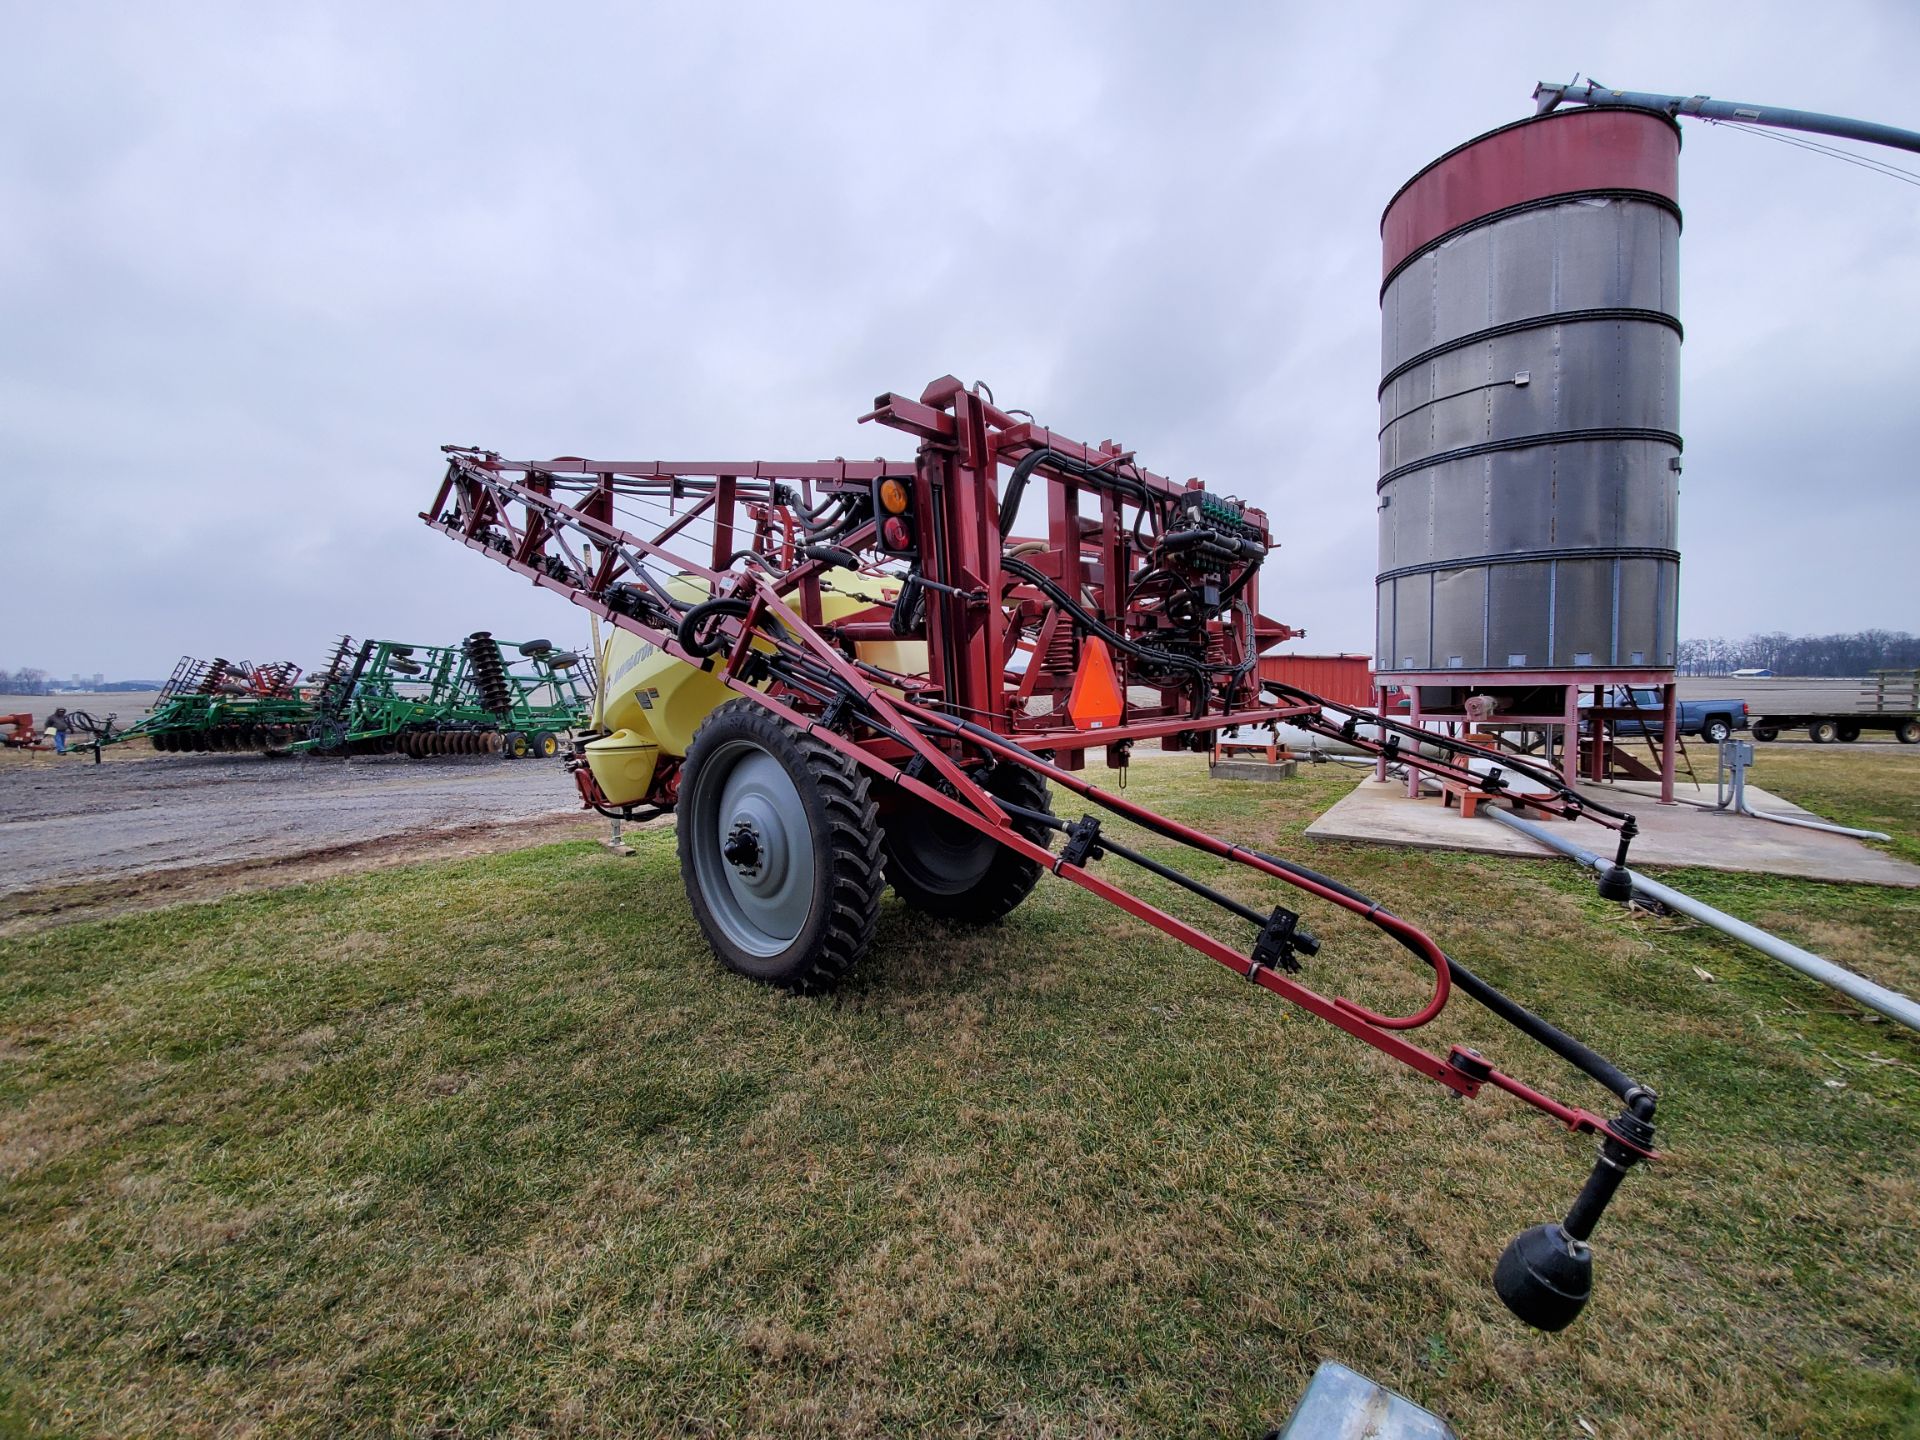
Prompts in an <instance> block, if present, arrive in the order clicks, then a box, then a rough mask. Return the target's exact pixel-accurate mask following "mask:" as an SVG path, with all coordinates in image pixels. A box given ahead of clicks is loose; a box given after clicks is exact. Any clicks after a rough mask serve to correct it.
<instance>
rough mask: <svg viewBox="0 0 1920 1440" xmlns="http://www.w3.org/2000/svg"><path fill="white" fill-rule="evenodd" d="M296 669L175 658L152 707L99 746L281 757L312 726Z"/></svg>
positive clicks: (286, 665)
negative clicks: (145, 744) (144, 744)
mask: <svg viewBox="0 0 1920 1440" xmlns="http://www.w3.org/2000/svg"><path fill="white" fill-rule="evenodd" d="M299 676H300V671H299V669H298V667H296V666H294V665H292V664H289V663H281V664H276V665H263V666H259V667H255V666H252V665H248V664H246V663H245V662H244V661H243V662H238V663H236V662H232V661H228V660H224V659H216V660H196V659H194V658H193V657H192V656H190V655H188V656H182V657H181V660H180V663H179V664H178V665H176V666H174V669H173V674H172V675H171V676H170V677H169V678H168V680H167V683H166V684H165V685H164V686H162V687H161V690H160V695H159V698H158V699H157V700H156V701H155V703H154V706H153V708H152V709H151V710H150V711H148V712H147V714H146V715H145V716H144V717H142V718H141V719H140V720H139V721H138V722H137V723H136V724H133V725H130V726H128V727H127V728H126V729H125V730H123V731H120V732H119V733H118V734H102V735H101V736H100V743H101V744H102V745H117V744H120V743H121V742H123V741H126V740H148V741H151V742H152V744H153V748H154V749H155V750H159V751H161V752H163V753H166V754H178V753H182V752H207V751H214V752H234V751H242V750H259V751H264V752H266V753H268V754H285V753H286V752H287V751H288V750H290V749H291V748H292V747H293V746H294V744H295V743H296V742H298V741H299V740H301V739H302V738H303V737H304V736H305V735H306V734H307V732H308V730H309V728H310V727H311V726H312V723H313V707H312V706H311V705H310V704H308V702H307V701H306V700H305V699H303V698H302V697H301V695H300V692H299V689H298V688H297V686H296V684H295V682H296V681H297V680H298V679H299Z"/></svg>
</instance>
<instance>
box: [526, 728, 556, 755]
mask: <svg viewBox="0 0 1920 1440" xmlns="http://www.w3.org/2000/svg"><path fill="white" fill-rule="evenodd" d="M529 743H530V744H531V745H532V746H533V753H534V754H536V755H538V756H539V757H540V758H541V759H542V760H551V759H552V758H553V757H554V756H556V755H558V754H559V753H560V742H559V740H557V739H555V738H554V735H553V732H552V731H551V730H542V731H540V732H539V733H538V734H536V735H535V736H534V737H533V739H532V741H530V742H529Z"/></svg>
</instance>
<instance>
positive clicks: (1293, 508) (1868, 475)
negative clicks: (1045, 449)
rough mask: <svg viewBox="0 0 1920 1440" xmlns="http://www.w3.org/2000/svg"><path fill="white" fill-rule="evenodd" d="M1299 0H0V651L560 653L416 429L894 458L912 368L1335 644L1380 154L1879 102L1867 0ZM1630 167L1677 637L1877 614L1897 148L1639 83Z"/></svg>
mask: <svg viewBox="0 0 1920 1440" xmlns="http://www.w3.org/2000/svg"><path fill="white" fill-rule="evenodd" d="M1305 9H1306V7H1284V6H1280V5H1270V6H1250V5H1249V6H1238V5H1224V4H1222V5H1206V4H1199V5H1192V4H1188V5H1174V4H1166V5H1145V4H1134V5H1129V4H1099V5H1088V6H1077V5H1047V4H1041V3H1032V4H1025V5H1016V6H1008V7H1004V8H1002V7H996V6H991V5H941V6H918V5H910V4H900V3H895V4H880V5H873V6H848V5H835V4H831V3H825V4H789V5H781V6H773V5H768V6H758V5H753V4H732V5H726V6H717V5H693V6H686V7H667V6H661V7H643V6H638V5H621V6H607V7H604V8H602V9H597V10H596V9H595V7H588V6H570V7H535V6H526V5H514V6H486V5H476V4H471V3H463V4H449V5H444V6H433V5H425V4H404V5H394V4H380V5H367V6H355V5H347V4H325V5H312V6H302V5H298V4H292V3H277V4H272V5H259V4H235V5H231V6H205V5H190V4H171V5H165V6H146V5H138V4H131V3H129V4H122V5H119V6H95V5H88V4H75V3H65V0H63V3H60V4H44V3H23V0H0V25H3V26H4V34H0V54H4V55H5V56H6V57H7V62H6V65H5V78H6V83H5V85H4V86H0V496H3V497H4V500H5V510H4V515H5V520H4V530H3V531H0V533H3V534H4V546H5V550H4V553H5V573H6V576H7V580H8V584H7V585H6V587H5V597H6V601H5V609H4V618H3V619H0V667H7V668H11V667H17V666H21V665H38V666H41V667H44V668H48V669H51V670H54V671H56V672H57V673H60V674H65V673H68V672H70V671H75V670H78V671H83V672H87V673H91V672H92V671H95V670H102V671H106V672H108V673H109V674H111V675H117V676H132V675H141V676H148V677H158V676H163V675H164V674H165V673H166V671H167V670H168V669H169V668H170V667H171V665H172V663H173V661H174V660H175V659H176V658H177V657H178V656H179V655H180V654H181V653H182V652H190V653H192V654H195V655H199V656H202V657H206V656H211V655H213V654H220V655H225V656H228V657H229V658H237V657H245V658H248V659H252V660H256V661H260V660H266V659H271V658H281V657H286V658H291V659H294V660H296V661H297V662H299V663H300V664H302V665H305V666H308V667H312V666H314V665H316V664H318V663H319V661H320V659H321V656H322V654H323V653H324V651H325V650H326V648H327V646H328V643H329V642H330V641H331V639H332V638H333V637H334V636H336V635H337V634H339V633H340V632H341V631H350V632H352V633H353V634H355V635H356V636H364V635H370V634H371V635H378V636H382V637H388V638H400V639H411V640H416V641H422V642H427V643H437V642H445V641H450V640H453V639H455V638H457V637H458V636H460V635H462V634H464V633H465V632H467V631H469V630H472V629H475V628H490V629H493V630H495V631H496V632H498V633H501V634H503V635H505V636H509V637H513V638H522V637H525V636H528V635H532V634H542V635H550V636H551V637H552V638H554V639H556V640H560V641H562V642H563V643H565V642H568V641H571V640H573V639H575V638H576V632H583V631H584V621H583V619H582V618H581V616H580V612H578V611H575V610H573V609H571V608H570V607H568V606H566V605H564V604H562V603H561V602H560V601H558V600H557V599H555V598H554V597H552V596H549V595H543V594H540V593H538V592H535V591H534V590H533V589H532V588H531V587H530V586H527V585H526V584H525V582H523V581H521V580H519V579H517V578H515V577H513V576H511V575H510V574H508V573H507V572H506V571H505V570H503V569H501V568H500V567H497V566H494V565H490V564H488V563H486V562H484V561H483V560H482V559H481V558H479V557H477V556H475V555H473V554H471V553H470V552H468V551H466V550H463V549H461V548H460V547H457V546H454V545H452V544H450V543H448V542H447V541H446V540H444V539H441V538H438V537H436V536H435V535H433V534H431V533H430V532H429V531H428V530H427V529H426V528H425V527H424V526H423V525H421V524H420V522H419V520H418V519H417V518H416V516H417V512H418V511H419V510H420V509H422V508H423V507H424V506H425V505H426V504H427V502H428V501H429V500H430V499H431V496H432V490H433V486H434V484H435V481H436V479H437V477H438V474H439V469H440V465H439V454H438V449H437V447H438V446H440V445H441V444H442V443H446V442H458V443H463V444H482V445H485V446H488V447H490V448H493V449H496V450H500V451H502V452H504V453H507V454H509V455H513V456H517V457H535V456H548V455H554V454H585V455H596V456H607V457H620V458H652V457H661V458H674V459H689V458H716V459H717V458H747V457H758V458H781V459H814V458H819V457H823V456H832V455H836V454H845V455H850V456H855V455H858V456H864V455H872V454H874V453H876V452H877V451H882V450H884V451H885V452H886V453H890V454H894V455H901V456H904V455H906V454H908V453H910V446H909V445H908V444H907V443H906V442H905V439H904V437H895V436H893V435H892V434H890V433H889V432H881V431H876V430H875V429H873V428H872V427H859V426H856V425H855V424H854V419H855V417H856V416H857V415H858V414H859V413H860V412H861V411H862V410H863V409H864V408H865V407H866V405H867V403H868V401H869V400H870V399H871V397H872V396H874V395H875V394H876V393H878V392H880V391H882V390H887V389H897V390H902V391H907V392H910V393H917V392H918V391H919V389H920V388H921V387H922V386H923V385H924V384H925V383H926V382H927V381H928V380H930V379H932V378H933V377H934V376H937V375H940V374H942V373H945V372H948V371H951V372H953V373H954V374H957V375H959V376H961V377H962V378H963V379H966V380H969V381H971V380H975V379H982V380H986V381H987V382H988V383H990V384H991V385H992V387H993V389H994V391H995V393H996V395H997V396H998V398H999V399H1000V401H1001V402H1002V403H1003V404H1010V405H1017V406H1023V407H1026V408H1029V409H1031V410H1033V411H1035V412H1036V413H1037V414H1038V416H1039V417H1040V419H1041V420H1042V421H1043V422H1044V423H1047V424H1050V425H1052V426H1054V427H1055V428H1058V429H1060V430H1062V431H1064V432H1065V433H1067V434H1071V435H1077V436H1083V437H1085V438H1088V439H1099V438H1102V437H1107V436H1111V437H1114V438H1116V439H1119V440H1121V441H1123V442H1125V443H1126V444H1128V445H1130V446H1132V447H1134V448H1136V449H1137V450H1138V451H1139V453H1140V456H1141V458H1142V460H1143V461H1144V462H1145V463H1147V464H1149V465H1151V466H1153V467H1154V468H1156V469H1160V470H1163V471H1165V472H1167V473H1170V474H1173V475H1176V476H1181V477H1184V476H1186V475H1190V474H1198V475H1200V476H1202V477H1203V478H1204V479H1205V480H1206V481H1207V482H1208V484H1209V485H1210V486H1211V487H1213V488H1216V489H1219V490H1222V491H1225V492H1232V493H1238V494H1240V495H1243V496H1246V497H1247V498H1249V499H1251V500H1254V501H1256V502H1258V503H1260V504H1262V505H1264V506H1265V507H1266V508H1267V509H1268V510H1269V512H1270V513H1271V514H1272V515H1273V516H1274V519H1275V533H1276V535H1277V537H1278V538H1279V539H1281V540H1282V541H1283V543H1284V549H1282V550H1281V551H1280V552H1279V554H1278V555H1277V556H1275V557H1274V561H1273V562H1272V563H1271V564H1270V565H1269V567H1268V569H1267V571H1265V572H1263V580H1262V584H1263V598H1264V602H1265V603H1264V606H1263V608H1264V609H1265V610H1266V611H1267V613H1269V614H1271V615H1273V616H1275V617H1276V618H1279V619H1283V620H1286V621H1289V622H1291V623H1294V624H1296V625H1304V626H1306V627H1307V629H1308V631H1309V639H1308V642H1307V643H1306V644H1305V645H1304V646H1302V647H1296V648H1305V649H1308V650H1361V651H1364V650H1367V649H1368V648H1369V647H1370V641H1371V635H1372V617H1373V588H1372V575H1373V569H1374V561H1375V553H1376V551H1375V534H1374V523H1375V514H1374V508H1373V507H1374V498H1373V484H1374V479H1375V475H1376V447H1375V438H1374V437H1375V432H1376V430H1377V428H1378V424H1379V420H1378V411H1377V406H1376V403H1375V399H1374V392H1375V386H1376V383H1377V381H1378V378H1379V309H1378V299H1377V295H1378V286H1379V274H1380V256H1379V231H1378V226H1379V217H1380V211H1381V209H1382V208H1383V206H1384V205H1385V204H1386V202H1387V200H1388V199H1389V198H1390V197H1391V195H1392V194H1393V192H1394V190H1395V189H1396V188H1397V187H1398V186H1399V185H1400V183H1401V182H1402V181H1404V180H1405V179H1406V178H1407V177H1408V176H1409V175H1411V174H1412V173H1413V172H1414V171H1415V170H1417V169H1419V168H1420V167H1421V166H1422V165H1424V164H1425V163H1426V162H1427V161H1429V160H1431V159H1433V158H1434V157H1435V156H1437V155H1439V154H1440V153H1441V152H1443V151H1445V150H1447V149H1450V148H1451V147H1453V146H1454V145H1457V144H1459V143H1461V142H1462V141H1464V140H1467V139H1469V138H1471V137H1472V136H1474V135H1476V134H1478V133H1480V132H1481V131H1484V130H1487V129H1490V128H1492V127H1493V126H1496V125H1499V124H1503V123H1505V122H1507V121H1509V120H1513V119H1517V118H1519V117H1521V116H1523V115H1526V114H1528V113H1530V110H1531V102H1530V100H1529V92H1530V91H1531V89H1532V86H1533V84H1534V83H1535V82H1536V81H1538V80H1541V79H1561V80H1564V79H1567V78H1569V77H1571V75H1572V74H1573V73H1574V72H1575V71H1576V70H1579V71H1581V72H1583V73H1590V74H1593V75H1597V76H1598V77H1599V78H1600V79H1601V80H1603V81H1604V82H1606V83H1608V84H1612V85H1618V86H1622V87H1625V88H1632V89H1645V90H1655V91H1670V92H1680V93H1695V92H1705V93H1708V94H1712V95H1715V96H1718V97H1722V98H1727V99H1739V100H1749V101H1757V102H1762V103H1768V104H1776V105H1791V106H1797V107H1800V108H1805V109H1816V110H1827V111H1832V112H1838V113H1841V114H1847V115H1855V116H1861V117H1867V118H1873V119H1878V120H1883V121H1886V122H1889V123H1892V124H1897V125H1904V126H1907V127H1910V128H1920V100H1916V98H1915V92H1914V90H1913V88H1912V85H1911V67H1912V63H1913V61H1914V60H1915V59H1916V57H1920V6H1916V5H1913V4H1909V3H1905V0H1901V3H1886V4H1883V5H1869V4H1844V3H1841V4H1835V3H1827V4H1822V5H1818V6H1808V5H1804V4H1799V5H1767V4H1755V3H1746V4H1741V5H1738V6H1725V7H1721V6H1710V5H1685V6H1682V5H1673V4H1660V5H1630V4H1614V5H1606V6H1590V7H1575V6H1555V5H1540V4H1537V3H1536V4H1528V5H1524V6H1511V7H1497V6H1471V7H1470V6H1437V5H1433V4H1432V3H1430V0H1429V3H1421V4H1409V5H1405V6H1395V5H1392V4H1380V3H1374V4H1369V5H1366V6H1350V7H1339V13H1337V14H1335V13H1333V12H1334V10H1335V7H1332V6H1322V7H1315V9H1316V11H1324V12H1327V13H1325V14H1322V15H1318V16H1315V15H1309V14H1304V13H1298V12H1303V11H1304V10H1305ZM1583 17H1584V18H1583ZM1878 153H1881V154H1884V155H1886V156H1887V158H1890V159H1893V160H1895V161H1896V162H1898V163H1903V164H1906V165H1908V166H1909V167H1910V168H1913V169H1916V170H1920V157H1917V156H1912V155H1906V156H1901V155H1899V154H1896V153H1895V152H1878ZM1681 201H1682V205H1683V208H1684V209H1685V212H1686V229H1685V233H1684V235H1683V236H1682V239H1681V274H1682V303H1681V313H1682V317H1683V319H1684V321H1685V323H1686V328H1687V339H1686V345H1685V349H1684V362H1685V371H1684V379H1683V387H1682V407H1681V418H1682V429H1683V431H1684V432H1685V435H1686V441H1687V452H1686V472H1685V475H1684V479H1683V487H1682V488H1683V494H1682V506H1681V532H1682V533H1681V545H1682V552H1683V556H1684V559H1683V562H1682V577H1683V578H1682V606H1681V632H1682V634H1683V635H1705V634H1724V635H1736V634H1743V633H1746V632H1748V631H1753V630H1768V629H1784V630H1792V631H1803V630H1828V629H1839V628H1849V629H1851V628H1856V627H1862V626H1870V625H1877V626H1885V627H1891V628H1901V629H1914V630H1920V592H1917V591H1916V586H1915V569H1916V552H1915V536H1916V535H1920V486H1916V484H1915V478H1916V477H1915V468H1916V467H1915V461H1914V456H1915V454H1916V453H1917V452H1920V406H1917V405H1916V403H1915V381H1916V376H1917V375H1920V323H1916V321H1920V187H1916V186H1912V185H1906V184H1902V183H1896V182H1894V181H1890V180H1887V179H1885V178H1882V177H1879V176H1876V175H1872V174H1869V173H1867V172H1866V171H1864V170H1861V169H1858V168H1855V167H1852V166H1848V165H1844V164H1840V163H1837V162H1834V161H1831V160H1827V159H1823V158H1819V157H1816V156H1813V155H1809V154H1807V153H1806V152H1804V151H1800V150H1795V149H1792V148H1790V147H1788V146H1785V145H1780V144H1773V143H1768V142H1766V141H1764V140H1761V139H1759V138H1756V137H1754V136H1752V135H1748V134H1742V133H1738V132H1735V131H1731V130H1725V129H1713V128H1709V127H1705V126H1699V125H1696V124H1692V123H1689V124H1688V126H1687V128H1686V142H1685V149H1684V152H1683V155H1682V159H1681Z"/></svg>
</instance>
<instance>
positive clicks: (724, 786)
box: [681, 743, 814, 955]
mask: <svg viewBox="0 0 1920 1440" xmlns="http://www.w3.org/2000/svg"><path fill="white" fill-rule="evenodd" d="M701 770H702V772H703V773H701V774H699V775H696V776H695V778H694V783H693V787H692V790H691V793H689V794H688V795H685V796H683V797H682V801H681V804H682V810H683V815H682V820H681V823H682V824H684V825H692V826H694V827H695V828H696V831H697V833H698V834H699V835H700V839H699V840H698V841H697V842H696V852H695V861H694V863H695V869H696V873H697V874H698V876H699V880H700V884H701V893H702V895H703V896H704V897H705V898H706V901H707V903H708V905H709V907H710V908H711V911H712V914H713V918H714V921H715V922H716V923H717V924H718V925H719V926H720V928H721V929H722V930H724V931H725V932H726V934H727V936H728V938H729V939H730V940H731V941H732V942H733V943H734V944H735V945H738V946H739V947H740V948H741V949H742V950H745V951H747V952H748V953H749V954H753V955H777V954H779V953H780V952H781V951H782V950H784V949H786V948H787V946H788V945H789V944H791V943H792V942H793V940H794V939H795V938H796V937H797V936H798V935H799V934H800V933H801V931H802V930H803V929H804V928H805V926H806V922H807V916H808V914H809V913H810V912H811V910H812V908H813V888H814V860H813V831H812V827H811V825H810V823H809V821H808V818H807V811H806V806H805V804H804V803H803V802H802V801H801V798H800V792H799V791H798V789H796V788H795V786H794V783H793V780H792V778H791V777H790V776H789V775H788V774H787V773H786V771H785V770H784V769H783V768H782V767H781V765H780V762H779V761H778V760H776V759H775V758H774V757H773V756H772V755H771V754H769V753H768V752H767V751H765V750H763V749H761V748H760V747H759V746H757V745H753V744H751V743H741V744H737V745H733V746H729V747H727V748H726V749H724V750H720V751H717V752H716V753H714V754H713V755H711V756H709V757H708V758H707V760H706V761H705V762H704V764H703V765H702V766H701Z"/></svg>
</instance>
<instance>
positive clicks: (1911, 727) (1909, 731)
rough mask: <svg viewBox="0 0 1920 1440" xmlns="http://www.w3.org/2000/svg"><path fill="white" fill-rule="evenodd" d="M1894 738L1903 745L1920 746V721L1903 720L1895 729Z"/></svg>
mask: <svg viewBox="0 0 1920 1440" xmlns="http://www.w3.org/2000/svg"><path fill="white" fill-rule="evenodd" d="M1893 738H1894V739H1896V740H1898V741H1899V742H1900V743H1901V744H1902V745H1920V720H1902V721H1901V722H1900V723H1899V724H1898V725H1896V726H1894V727H1893Z"/></svg>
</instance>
